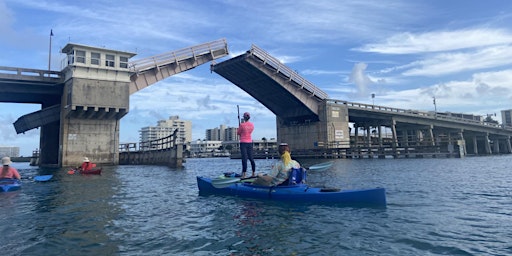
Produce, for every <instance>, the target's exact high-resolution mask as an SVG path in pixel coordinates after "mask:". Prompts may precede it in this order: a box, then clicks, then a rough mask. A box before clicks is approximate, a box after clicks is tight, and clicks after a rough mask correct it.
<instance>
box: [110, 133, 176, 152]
mask: <svg viewBox="0 0 512 256" xmlns="http://www.w3.org/2000/svg"><path fill="white" fill-rule="evenodd" d="M177 132H178V129H176V130H174V132H173V133H172V134H171V135H169V136H167V137H164V138H160V139H156V140H150V141H142V142H140V143H139V144H138V147H137V143H121V144H119V152H120V153H121V152H143V151H155V150H167V149H172V148H174V147H175V146H176V145H177V143H176V140H177V138H178V136H176V134H177Z"/></svg>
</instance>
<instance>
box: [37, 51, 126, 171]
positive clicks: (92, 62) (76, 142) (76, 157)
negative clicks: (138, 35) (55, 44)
mask: <svg viewBox="0 0 512 256" xmlns="http://www.w3.org/2000/svg"><path fill="white" fill-rule="evenodd" d="M62 52H63V53H66V54H67V59H66V60H67V64H68V65H67V66H66V67H65V68H64V69H63V71H62V72H63V73H64V75H65V79H64V81H65V82H64V90H63V94H62V100H61V112H60V115H61V116H60V127H59V129H60V135H59V136H60V137H59V144H58V145H59V149H58V150H59V163H60V165H61V166H74V165H76V164H78V163H81V161H82V159H83V157H88V158H89V159H90V160H91V161H93V162H95V163H97V164H103V165H105V164H107V165H117V164H119V122H120V119H121V118H122V117H123V116H124V115H126V114H127V113H128V110H129V96H130V93H129V86H130V72H129V69H128V59H129V58H131V57H132V56H134V55H135V54H133V53H128V52H120V51H116V50H108V49H105V48H96V47H90V46H84V45H76V44H68V45H66V47H64V49H63V50H62ZM45 138H46V137H45Z"/></svg>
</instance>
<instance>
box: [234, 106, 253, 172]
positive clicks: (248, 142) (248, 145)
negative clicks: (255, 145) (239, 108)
mask: <svg viewBox="0 0 512 256" xmlns="http://www.w3.org/2000/svg"><path fill="white" fill-rule="evenodd" d="M249 119H251V115H250V114H249V112H245V113H244V120H243V121H242V122H241V123H240V125H239V127H238V131H237V134H238V135H239V136H240V154H241V156H242V178H245V173H246V172H247V160H249V161H250V162H251V167H252V176H254V175H255V172H256V163H255V162H254V157H253V154H252V136H251V134H252V132H253V131H254V124H253V123H252V122H250V121H249Z"/></svg>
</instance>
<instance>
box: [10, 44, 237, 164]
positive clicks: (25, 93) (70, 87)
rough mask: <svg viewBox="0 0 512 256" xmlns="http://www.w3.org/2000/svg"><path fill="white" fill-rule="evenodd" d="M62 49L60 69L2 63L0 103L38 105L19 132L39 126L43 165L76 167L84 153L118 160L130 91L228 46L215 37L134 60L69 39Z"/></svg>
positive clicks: (105, 160)
mask: <svg viewBox="0 0 512 256" xmlns="http://www.w3.org/2000/svg"><path fill="white" fill-rule="evenodd" d="M62 53H64V54H66V57H65V58H64V59H63V60H62V67H63V68H62V70H61V71H60V72H56V71H45V70H35V69H25V68H13V67H0V102H13V103H36V104H41V110H39V111H36V112H34V113H30V114H27V115H24V116H22V117H20V118H18V120H17V121H16V122H15V123H14V127H15V129H16V132H17V133H23V132H26V131H28V130H30V129H34V128H37V127H40V128H41V136H40V154H39V158H40V159H39V164H40V165H42V166H76V164H77V163H80V162H81V159H82V158H83V156H88V157H89V158H91V159H94V161H95V162H96V163H98V164H114V165H116V164H118V163H119V148H118V147H119V120H120V119H121V118H122V117H123V116H124V115H126V114H127V113H128V110H129V95H130V94H133V93H135V92H137V91H139V90H142V89H144V88H146V87H147V86H149V85H151V84H154V83H156V82H158V81H160V80H162V79H165V78H167V77H169V76H172V75H175V74H177V73H180V72H184V71H187V70H190V69H192V68H195V67H197V66H199V65H202V64H205V63H208V62H210V61H212V60H215V59H218V58H221V57H223V56H226V55H228V48H227V42H226V40H225V39H219V40H215V41H212V42H207V43H204V44H200V45H196V46H192V47H187V48H183V49H180V50H176V51H172V52H169V53H164V54H161V55H156V56H152V57H148V58H144V59H141V60H137V61H133V62H130V61H129V59H130V58H131V57H133V56H135V54H134V53H130V52H123V51H118V50H111V49H105V48H99V47H92V46H87V45H80V44H73V43H69V44H67V45H66V46H65V47H64V48H63V49H62Z"/></svg>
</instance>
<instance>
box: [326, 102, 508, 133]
mask: <svg viewBox="0 0 512 256" xmlns="http://www.w3.org/2000/svg"><path fill="white" fill-rule="evenodd" d="M328 102H331V103H335V104H343V105H346V106H347V107H348V108H353V109H367V110H371V111H381V112H393V113H398V114H401V115H408V116H414V117H422V118H430V119H437V120H446V121H450V122H458V123H465V124H473V125H481V126H486V127H492V128H501V129H505V130H512V127H509V126H503V125H500V124H496V123H490V122H484V121H480V120H474V119H468V118H462V117H455V116H450V115H447V113H444V112H425V111H419V110H412V109H401V108H392V107H385V106H378V105H373V104H364V103H356V102H348V101H343V100H332V99H329V100H328Z"/></svg>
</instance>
